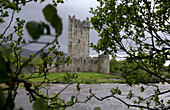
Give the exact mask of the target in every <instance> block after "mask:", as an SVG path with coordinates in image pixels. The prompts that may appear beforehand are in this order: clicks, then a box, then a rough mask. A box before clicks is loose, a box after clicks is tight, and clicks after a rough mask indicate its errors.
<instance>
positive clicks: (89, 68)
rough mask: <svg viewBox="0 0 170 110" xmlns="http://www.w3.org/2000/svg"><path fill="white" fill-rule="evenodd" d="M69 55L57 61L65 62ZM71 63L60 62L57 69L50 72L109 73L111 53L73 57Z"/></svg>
mask: <svg viewBox="0 0 170 110" xmlns="http://www.w3.org/2000/svg"><path fill="white" fill-rule="evenodd" d="M66 58H67V57H60V58H57V61H59V60H62V62H64V61H65V60H66ZM71 59H72V61H71V63H70V64H69V65H67V64H64V63H60V64H59V66H58V67H57V68H56V71H50V72H99V73H105V74H109V71H110V69H109V55H100V56H99V57H93V58H91V57H71Z"/></svg>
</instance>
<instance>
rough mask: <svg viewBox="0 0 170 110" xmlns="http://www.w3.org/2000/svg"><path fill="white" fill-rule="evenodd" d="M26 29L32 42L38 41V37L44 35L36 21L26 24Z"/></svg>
mask: <svg viewBox="0 0 170 110" xmlns="http://www.w3.org/2000/svg"><path fill="white" fill-rule="evenodd" d="M26 28H27V31H28V33H29V34H30V35H31V36H32V38H33V39H34V40H37V39H39V38H40V36H41V35H43V34H44V30H43V27H42V26H41V25H40V24H39V23H38V22H36V21H31V22H28V23H27V24H26Z"/></svg>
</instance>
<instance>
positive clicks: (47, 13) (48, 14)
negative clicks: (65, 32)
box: [43, 4, 62, 37]
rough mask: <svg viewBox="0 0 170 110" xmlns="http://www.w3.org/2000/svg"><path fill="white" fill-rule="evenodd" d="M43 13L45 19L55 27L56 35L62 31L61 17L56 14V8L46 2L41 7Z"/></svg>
mask: <svg viewBox="0 0 170 110" xmlns="http://www.w3.org/2000/svg"><path fill="white" fill-rule="evenodd" d="M43 14H44V17H45V19H46V20H47V21H48V22H49V23H50V24H51V26H52V27H53V28H55V32H56V37H58V36H59V35H60V34H61V33H62V21H61V18H60V17H59V16H58V15H57V10H56V8H55V7H54V6H53V5H50V4H48V5H47V6H46V7H45V8H44V9H43Z"/></svg>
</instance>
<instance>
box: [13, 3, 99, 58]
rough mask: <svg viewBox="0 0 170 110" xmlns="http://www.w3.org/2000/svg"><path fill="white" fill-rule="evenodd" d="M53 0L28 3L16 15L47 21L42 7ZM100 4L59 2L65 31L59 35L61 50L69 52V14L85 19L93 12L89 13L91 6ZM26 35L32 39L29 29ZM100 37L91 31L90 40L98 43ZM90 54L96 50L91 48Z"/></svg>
mask: <svg viewBox="0 0 170 110" xmlns="http://www.w3.org/2000/svg"><path fill="white" fill-rule="evenodd" d="M50 1H51V0H46V2H44V3H41V4H40V3H38V2H37V3H35V2H32V3H28V4H27V5H26V6H24V7H23V8H22V11H21V12H20V13H19V14H17V15H16V17H17V16H20V17H21V18H23V19H25V20H26V21H45V19H44V16H43V13H42V9H43V8H44V7H45V6H46V5H47V4H49V3H50ZM97 5H98V3H97V0H67V1H65V3H63V4H59V5H58V7H57V10H58V14H59V16H60V17H61V18H62V22H63V32H62V35H61V36H60V37H59V43H60V45H61V50H62V51H64V52H66V53H67V52H68V46H67V45H68V15H71V16H73V15H75V16H76V18H77V19H80V20H81V21H83V20H85V19H86V17H91V16H92V14H90V13H89V11H90V7H93V8H96V6H97ZM24 37H25V39H26V40H31V38H30V36H29V34H28V33H27V31H26V30H25V31H24ZM39 40H40V41H49V40H52V38H50V37H47V36H45V37H41V39H39ZM97 41H98V37H97V33H96V32H95V31H94V30H91V31H90V42H93V43H97ZM39 47H40V46H38V45H30V46H27V47H26V48H27V49H32V50H38V49H40V48H39ZM90 54H91V55H93V54H96V53H95V51H92V49H90Z"/></svg>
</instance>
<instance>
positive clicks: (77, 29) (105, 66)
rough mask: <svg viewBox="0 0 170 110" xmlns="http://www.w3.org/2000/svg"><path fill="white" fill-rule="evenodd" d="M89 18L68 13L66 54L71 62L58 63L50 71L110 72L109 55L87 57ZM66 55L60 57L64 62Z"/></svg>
mask: <svg viewBox="0 0 170 110" xmlns="http://www.w3.org/2000/svg"><path fill="white" fill-rule="evenodd" d="M89 30H90V22H89V18H86V20H84V21H80V20H79V19H76V18H75V15H74V16H73V17H71V16H70V15H69V26H68V55H69V56H70V58H71V59H72V60H71V63H70V64H69V65H67V64H64V63H60V64H59V66H58V67H57V68H55V69H52V70H51V71H50V72H66V71H67V72H99V73H105V74H108V73H109V72H110V68H109V67H110V65H109V55H99V56H98V57H93V58H91V57H89ZM66 58H67V57H64V56H62V57H60V58H57V59H56V60H57V61H59V60H60V59H62V61H63V62H64V61H65V60H66Z"/></svg>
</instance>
